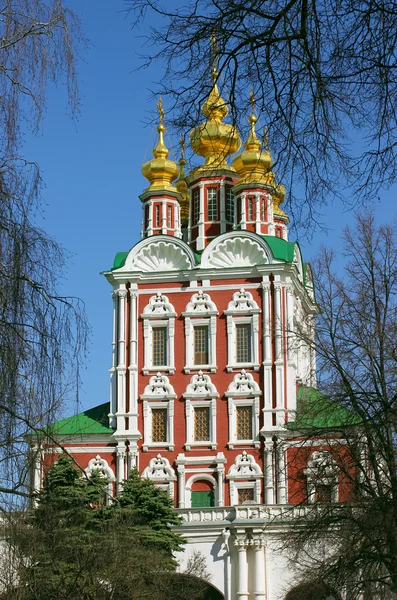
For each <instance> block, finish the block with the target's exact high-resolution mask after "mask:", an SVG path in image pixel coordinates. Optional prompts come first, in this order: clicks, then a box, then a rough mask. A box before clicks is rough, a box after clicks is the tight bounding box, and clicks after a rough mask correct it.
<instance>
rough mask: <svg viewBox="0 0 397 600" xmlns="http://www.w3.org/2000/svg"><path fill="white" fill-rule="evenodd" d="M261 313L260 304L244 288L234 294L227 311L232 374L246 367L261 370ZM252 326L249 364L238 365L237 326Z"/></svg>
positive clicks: (229, 370) (229, 360) (229, 359)
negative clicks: (235, 370)
mask: <svg viewBox="0 0 397 600" xmlns="http://www.w3.org/2000/svg"><path fill="white" fill-rule="evenodd" d="M260 312H261V310H260V308H259V306H258V304H257V303H256V302H255V300H254V299H253V297H252V294H251V293H250V292H247V291H246V290H245V289H244V288H241V290H240V291H238V292H235V293H234V294H233V298H232V300H231V301H230V302H229V304H228V307H227V309H226V310H225V315H227V317H226V319H227V320H226V322H227V350H228V364H227V370H228V372H229V373H230V372H231V371H232V370H233V369H235V368H236V367H237V368H238V367H239V366H240V367H241V366H245V367H247V368H252V369H255V370H258V369H259V366H260V365H259V313H260ZM244 324H246V325H250V354H251V360H250V361H249V362H244V363H237V339H236V325H244Z"/></svg>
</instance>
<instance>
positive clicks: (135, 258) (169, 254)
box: [120, 235, 195, 272]
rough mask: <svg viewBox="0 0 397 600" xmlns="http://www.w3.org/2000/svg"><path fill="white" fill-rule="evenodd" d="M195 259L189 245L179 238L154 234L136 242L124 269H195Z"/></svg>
mask: <svg viewBox="0 0 397 600" xmlns="http://www.w3.org/2000/svg"><path fill="white" fill-rule="evenodd" d="M194 267H195V259H194V254H193V251H192V250H191V249H190V248H189V246H188V245H187V244H186V243H185V242H183V241H182V240H179V239H178V238H175V237H171V236H168V235H154V236H151V237H149V238H146V239H144V240H142V241H141V242H139V243H138V244H136V245H135V246H134V247H133V248H132V249H131V250H130V252H129V254H128V256H127V258H126V261H125V265H124V266H123V267H120V270H123V271H143V272H148V271H149V272H152V271H160V272H161V271H183V270H189V269H193V268H194Z"/></svg>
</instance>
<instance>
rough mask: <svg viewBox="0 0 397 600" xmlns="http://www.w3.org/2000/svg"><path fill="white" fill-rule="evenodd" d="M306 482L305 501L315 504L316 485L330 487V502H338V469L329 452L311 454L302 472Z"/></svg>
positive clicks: (320, 451)
mask: <svg viewBox="0 0 397 600" xmlns="http://www.w3.org/2000/svg"><path fill="white" fill-rule="evenodd" d="M304 474H305V475H306V482H307V501H308V503H309V504H315V503H316V484H317V483H322V484H323V485H329V486H331V502H339V475H340V469H339V467H338V465H337V463H336V461H335V460H334V459H333V457H332V454H331V452H330V451H329V450H322V449H320V450H316V451H314V452H313V453H312V455H311V456H310V458H309V461H308V463H307V467H306V469H305V470H304Z"/></svg>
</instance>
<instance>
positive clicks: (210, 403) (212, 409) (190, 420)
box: [185, 398, 217, 450]
mask: <svg viewBox="0 0 397 600" xmlns="http://www.w3.org/2000/svg"><path fill="white" fill-rule="evenodd" d="M201 407H206V408H209V417H210V439H209V440H206V441H203V442H196V441H195V440H194V409H195V408H201ZM185 415H186V444H185V449H186V450H190V449H191V448H192V447H193V448H197V447H207V448H208V447H210V448H211V449H212V450H215V449H216V446H217V443H216V398H213V399H212V400H206V399H205V398H194V399H193V401H191V400H190V399H186V401H185Z"/></svg>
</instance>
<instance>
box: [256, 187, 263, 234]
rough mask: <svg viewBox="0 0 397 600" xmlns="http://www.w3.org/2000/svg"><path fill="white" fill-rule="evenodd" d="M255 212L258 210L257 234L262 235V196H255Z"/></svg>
mask: <svg viewBox="0 0 397 600" xmlns="http://www.w3.org/2000/svg"><path fill="white" fill-rule="evenodd" d="M255 210H256V219H255V232H256V233H262V226H261V204H260V194H258V193H257V194H255Z"/></svg>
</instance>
